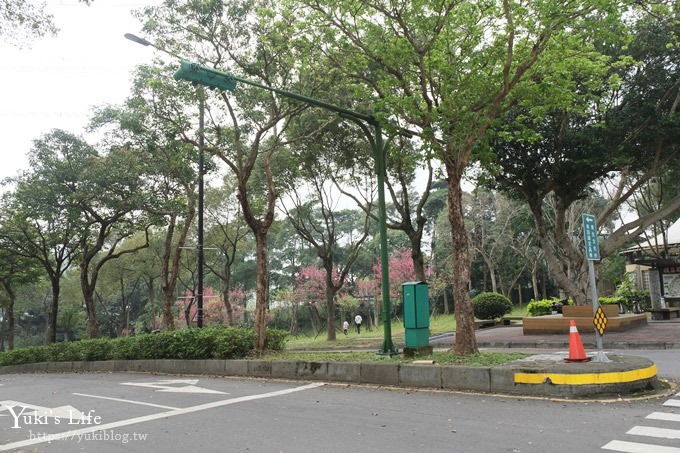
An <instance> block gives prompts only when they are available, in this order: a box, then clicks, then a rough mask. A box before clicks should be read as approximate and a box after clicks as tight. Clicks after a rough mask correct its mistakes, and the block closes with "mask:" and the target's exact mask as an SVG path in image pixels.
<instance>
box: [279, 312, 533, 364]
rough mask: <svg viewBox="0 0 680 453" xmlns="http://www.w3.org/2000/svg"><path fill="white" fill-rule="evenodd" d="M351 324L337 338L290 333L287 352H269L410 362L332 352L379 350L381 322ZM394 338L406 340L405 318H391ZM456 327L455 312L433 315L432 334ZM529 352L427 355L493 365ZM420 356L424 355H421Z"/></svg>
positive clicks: (447, 360)
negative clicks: (359, 328) (358, 328)
mask: <svg viewBox="0 0 680 453" xmlns="http://www.w3.org/2000/svg"><path fill="white" fill-rule="evenodd" d="M509 316H526V309H523V310H520V309H519V308H517V307H515V309H514V310H513V311H512V313H510V314H509ZM352 327H354V326H351V327H350V329H349V332H348V334H347V335H345V334H343V333H342V330H338V331H337V332H336V340H335V341H328V340H326V332H325V331H323V332H320V333H319V334H318V335H316V336H313V335H298V336H297V337H289V338H288V340H287V341H286V349H287V350H288V351H287V352H283V353H276V354H271V355H268V356H267V358H269V359H272V360H306V361H329V360H331V361H349V362H354V361H383V360H391V361H394V360H398V361H400V362H411V361H412V360H408V359H404V358H403V357H401V356H397V357H393V358H391V359H390V358H388V357H384V356H380V355H377V354H375V351H367V352H364V351H360V352H332V351H334V350H337V351H340V350H348V349H350V350H351V349H355V348H366V347H375V349H376V350H377V349H378V348H379V347H380V346H381V345H382V342H383V338H384V334H383V332H384V330H383V325H382V324H379V325H377V326H373V327H372V328H370V329H367V328H366V327H365V326H362V329H361V334H357V331H356V329H353V328H352ZM391 329H392V341H394V342H395V343H399V342H403V341H404V324H403V321H401V320H399V321H394V322H392V327H391ZM455 330H456V320H455V318H454V315H453V314H450V315H440V316H435V317H432V318H430V335H439V334H443V333H447V332H453V331H455ZM520 357H526V354H517V353H512V354H506V353H481V354H474V355H471V356H465V357H461V356H457V355H455V354H453V353H451V352H435V353H434V354H433V355H432V356H428V357H426V359H428V360H435V361H436V362H437V363H442V364H461V365H469V366H490V365H494V364H498V363H505V362H508V361H512V360H515V359H517V358H520ZM420 359H423V357H421V358H420Z"/></svg>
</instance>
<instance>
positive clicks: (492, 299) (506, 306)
mask: <svg viewBox="0 0 680 453" xmlns="http://www.w3.org/2000/svg"><path fill="white" fill-rule="evenodd" d="M472 308H473V310H474V313H475V318H478V319H496V318H500V317H502V316H503V315H506V314H508V313H510V312H511V311H512V302H510V299H508V298H507V297H505V296H504V295H502V294H498V293H479V294H477V295H476V296H475V297H474V298H473V299H472Z"/></svg>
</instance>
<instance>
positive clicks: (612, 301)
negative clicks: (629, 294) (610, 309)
mask: <svg viewBox="0 0 680 453" xmlns="http://www.w3.org/2000/svg"><path fill="white" fill-rule="evenodd" d="M597 300H598V301H599V302H600V305H617V304H618V303H619V302H620V301H621V299H619V298H618V297H598V298H597Z"/></svg>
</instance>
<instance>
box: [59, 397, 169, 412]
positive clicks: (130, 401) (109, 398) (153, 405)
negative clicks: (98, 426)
mask: <svg viewBox="0 0 680 453" xmlns="http://www.w3.org/2000/svg"><path fill="white" fill-rule="evenodd" d="M72 395H77V396H86V397H88V398H99V399H100V400H109V401H120V402H121V403H128V404H139V405H140V406H151V407H158V408H160V409H170V410H175V409H179V408H178V407H173V406H163V405H161V404H153V403H145V402H143V401H134V400H126V399H124V398H112V397H110V396H100V395H89V394H87V393H72Z"/></svg>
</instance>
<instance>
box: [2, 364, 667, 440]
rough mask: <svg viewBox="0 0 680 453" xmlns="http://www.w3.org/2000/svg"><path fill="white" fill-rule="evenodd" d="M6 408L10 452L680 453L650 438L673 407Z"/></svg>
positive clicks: (415, 397) (36, 403) (43, 402)
mask: <svg viewBox="0 0 680 453" xmlns="http://www.w3.org/2000/svg"><path fill="white" fill-rule="evenodd" d="M678 398H680V397H678ZM0 401H2V410H0V451H26V452H29V451H30V452H121V451H126V452H155V451H163V452H186V451H197V452H277V453H280V452H330V453H334V452H338V453H347V452H385V451H389V452H471V453H473V452H474V453H479V452H551V453H552V452H554V453H561V452H565V453H567V452H569V453H573V452H595V451H640V452H660V453H661V452H663V453H671V452H672V453H680V445H679V444H678V440H677V438H676V439H668V438H659V437H653V436H651V435H650V433H651V434H654V435H658V434H659V433H662V434H664V435H666V437H668V434H669V433H671V434H670V435H671V436H674V435H676V434H678V433H680V432H678V433H676V431H675V427H680V422H677V421H668V420H658V418H659V416H658V415H655V416H654V417H655V418H653V419H648V418H646V417H648V416H650V414H669V415H673V412H674V411H675V409H674V406H667V405H664V404H668V403H667V402H668V401H671V402H674V401H676V400H675V399H673V398H672V396H670V395H666V396H663V397H656V398H651V399H645V400H635V401H622V400H621V401H613V402H593V401H589V402H567V401H556V400H546V399H528V398H518V397H512V398H508V397H497V396H490V395H475V394H463V393H452V392H433V391H411V390H405V389H383V388H376V387H367V386H354V385H324V384H320V383H311V384H310V383H305V382H282V381H264V380H241V379H229V378H209V377H200V378H199V377H188V376H153V375H146V374H122V373H121V374H117V373H116V374H43V375H3V376H0ZM677 402H678V404H680V399H679V400H678V401H677ZM661 418H663V417H661ZM652 428H654V429H652ZM660 429H661V431H659V430H660ZM631 430H633V431H632V433H629V432H631ZM627 433H628V434H627ZM678 437H680V434H678ZM636 444H642V445H643V447H642V448H643V449H642V450H631V449H630V448H633V447H631V445H633V446H634V445H636ZM603 447H607V450H604V449H603ZM612 447H615V448H612ZM619 447H625V448H628V449H627V450H626V449H621V448H619ZM662 447H663V448H671V449H668V450H663V449H662ZM635 448H637V447H635Z"/></svg>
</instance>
